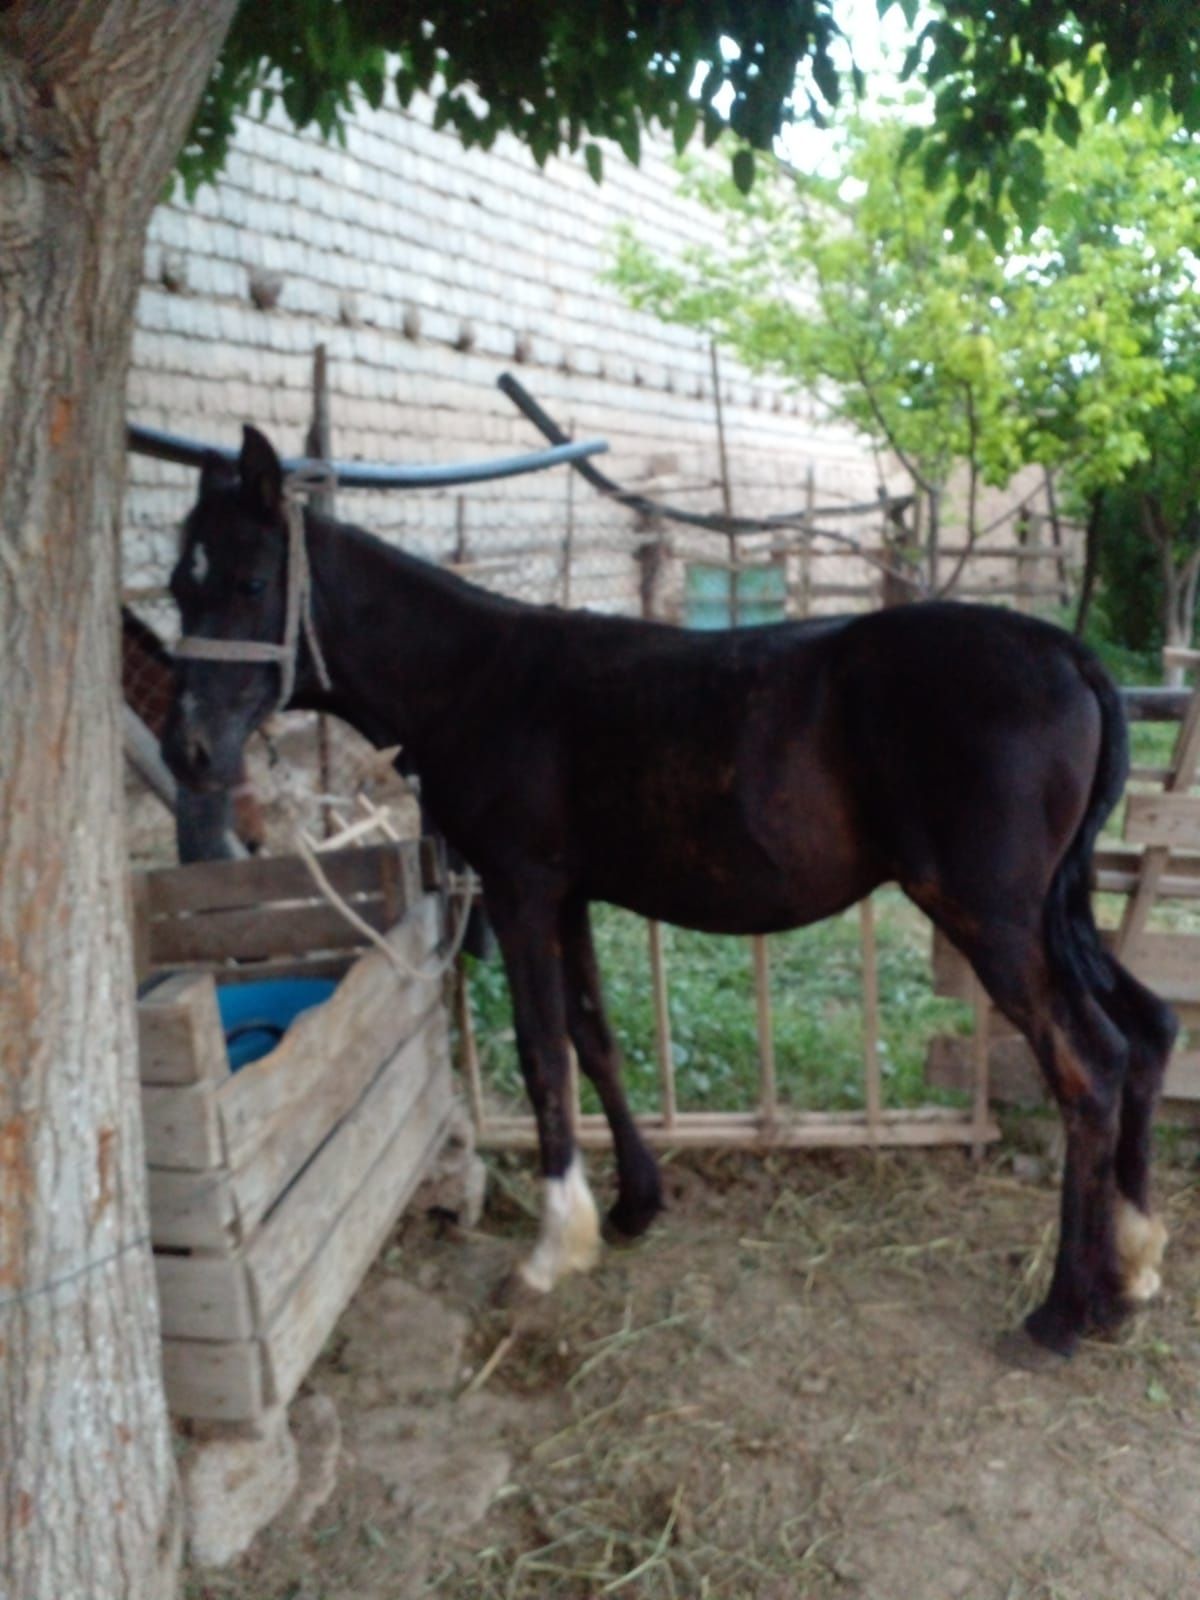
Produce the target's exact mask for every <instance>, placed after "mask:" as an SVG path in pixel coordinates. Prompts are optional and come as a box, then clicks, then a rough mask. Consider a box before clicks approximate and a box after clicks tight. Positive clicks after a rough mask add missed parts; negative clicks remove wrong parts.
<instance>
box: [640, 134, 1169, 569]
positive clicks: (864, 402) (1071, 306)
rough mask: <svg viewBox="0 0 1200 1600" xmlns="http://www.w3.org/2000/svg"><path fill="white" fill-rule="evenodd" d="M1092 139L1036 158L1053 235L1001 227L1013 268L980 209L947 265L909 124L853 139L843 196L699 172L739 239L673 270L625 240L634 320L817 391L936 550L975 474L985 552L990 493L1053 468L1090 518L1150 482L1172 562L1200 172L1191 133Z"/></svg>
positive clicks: (971, 505)
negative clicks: (1137, 482) (1175, 466)
mask: <svg viewBox="0 0 1200 1600" xmlns="http://www.w3.org/2000/svg"><path fill="white" fill-rule="evenodd" d="M1081 129H1082V132H1081V137H1080V139H1079V140H1078V141H1077V142H1076V144H1075V145H1074V146H1066V145H1063V144H1062V143H1061V142H1058V141H1054V140H1052V139H1050V138H1046V139H1044V140H1043V146H1044V148H1043V147H1041V146H1039V150H1040V156H1041V160H1042V163H1043V169H1044V171H1045V172H1046V174H1047V177H1048V180H1049V181H1048V189H1047V198H1046V205H1045V207H1044V210H1043V213H1042V216H1041V220H1040V221H1038V222H1036V223H1035V225H1034V226H1033V227H1032V228H1026V227H1024V226H1023V225H1022V223H1021V221H1020V219H1019V218H1017V216H1016V215H1015V213H1014V212H1013V210H1012V209H1011V208H1010V207H1005V208H1004V209H1003V211H1002V221H1003V224H1004V237H1003V239H1002V241H1001V242H1002V244H1003V246H1004V249H1003V250H1002V251H998V250H997V249H996V247H995V244H994V242H993V234H994V232H995V229H994V227H992V226H991V225H990V219H989V227H988V229H987V231H986V232H983V231H980V230H979V229H978V228H976V227H974V226H972V225H971V223H970V219H969V218H968V217H967V215H966V212H965V208H964V207H960V209H959V219H958V220H959V226H960V241H959V244H958V246H957V248H950V247H949V243H948V239H947V235H946V229H945V220H946V218H945V206H946V190H945V188H944V187H941V188H935V189H930V188H928V187H927V186H926V184H925V182H924V181H923V178H922V176H921V175H920V174H918V173H917V172H916V171H915V169H914V168H913V166H912V165H911V164H904V163H901V164H900V165H899V167H898V166H897V157H898V155H899V152H900V151H901V150H902V149H903V147H904V145H905V142H906V140H907V137H908V135H907V130H906V129H905V127H904V125H903V123H902V122H901V121H899V120H888V121H884V122H881V123H871V122H868V121H865V120H863V119H857V120H854V121H852V122H850V123H849V124H848V125H847V127H846V129H845V136H844V141H843V145H842V165H841V168H840V170H839V171H838V172H837V174H836V175H835V176H834V177H832V178H829V177H820V178H814V177H812V176H809V175H806V174H801V173H795V172H790V171H786V170H782V169H781V170H779V171H777V172H776V173H775V174H774V175H773V178H771V179H768V180H766V181H763V182H762V183H760V184H759V185H757V186H756V187H755V189H754V191H753V192H752V193H751V194H749V195H747V196H742V195H739V194H737V193H736V192H735V191H734V190H733V189H732V187H731V186H730V184H729V183H728V182H727V181H726V180H723V179H722V178H720V176H719V175H717V174H714V173H712V172H711V171H709V172H707V173H704V172H701V173H697V172H696V171H695V169H693V171H692V174H691V176H690V178H689V180H688V181H689V182H690V183H691V185H692V186H693V187H694V188H695V189H696V190H697V191H698V192H699V193H700V194H701V195H702V196H703V197H704V198H705V199H706V200H707V201H708V202H709V203H710V204H711V205H713V206H714V208H715V209H716V210H717V211H718V213H719V214H720V215H721V216H722V217H723V218H724V220H725V231H726V244H725V247H724V249H722V250H720V251H718V250H716V249H708V250H702V251H692V252H691V253H690V254H689V255H688V256H686V257H685V258H684V259H683V261H682V262H680V263H664V262H661V261H656V260H654V259H653V258H652V257H651V256H649V255H648V253H647V252H646V251H645V250H644V249H643V248H641V247H640V246H639V245H638V243H637V241H636V239H635V238H634V237H633V236H632V235H631V234H629V233H626V234H625V236H624V237H623V239H622V241H621V244H620V246H619V250H618V258H617V266H616V270H615V276H616V278H617V281H618V282H620V283H622V284H623V285H624V286H625V288H626V290H627V292H628V293H629V295H630V297H631V298H632V299H633V300H634V302H635V303H636V304H641V305H645V306H649V307H651V308H652V309H654V310H656V311H658V312H659V313H660V314H661V315H663V316H665V317H668V318H671V319H674V320H677V321H681V322H685V323H688V324H690V325H692V326H697V327H703V328H705V329H707V330H709V331H710V332H712V333H713V334H714V335H715V336H716V337H718V338H720V339H721V340H723V341H724V342H725V343H726V344H728V345H729V346H730V347H731V348H733V349H734V350H735V351H736V352H737V354H738V355H739V356H740V357H741V358H742V359H743V360H744V361H746V362H747V363H748V364H749V365H751V366H752V367H756V368H760V369H762V368H765V369H769V370H773V371H775V372H779V373H782V374H783V375H785V376H787V377H790V378H792V379H793V380H794V381H795V382H796V383H797V385H799V386H802V387H804V388H806V389H814V388H815V389H816V390H817V392H818V393H820V394H822V395H823V397H824V399H825V402H826V405H827V407H828V409H829V411H830V412H831V413H832V414H833V415H835V416H837V417H838V418H840V419H841V420H843V421H846V422H849V423H851V424H852V425H854V426H855V427H857V428H859V429H861V430H862V431H863V432H864V433H865V434H867V435H868V436H869V437H870V438H872V439H873V440H874V441H875V442H876V444H877V445H878V446H879V447H880V448H883V449H887V450H890V451H891V452H893V453H894V454H895V456H896V457H897V458H898V459H899V460H900V462H901V463H902V464H903V466H904V467H905V468H906V469H907V470H908V472H909V473H910V474H911V476H912V478H913V480H914V483H915V485H916V486H917V487H918V489H919V490H921V491H922V492H923V494H924V496H925V498H926V501H927V504H928V507H929V528H930V534H931V538H933V539H936V533H937V526H938V522H939V519H940V509H939V508H940V506H941V503H942V499H943V496H944V494H945V490H946V486H947V484H948V482H949V479H950V476H951V473H952V471H953V470H954V469H955V468H956V467H957V466H960V465H963V464H965V467H966V485H967V487H966V494H965V504H964V505H963V506H962V508H961V509H962V513H963V517H964V521H965V523H966V527H967V532H968V542H969V543H970V542H971V541H973V540H974V538H975V537H976V536H977V533H978V528H977V526H976V503H977V488H978V485H979V483H980V482H987V483H993V484H1003V483H1005V482H1007V481H1008V480H1009V479H1010V478H1011V477H1012V476H1013V474H1014V473H1015V471H1016V470H1017V469H1018V468H1019V467H1021V466H1025V465H1030V464H1037V465H1040V466H1042V467H1043V468H1045V469H1046V470H1048V471H1051V472H1057V473H1058V474H1060V476H1061V478H1062V481H1063V484H1064V487H1065V489H1066V491H1067V493H1068V494H1069V495H1071V496H1072V497H1073V498H1074V499H1075V500H1076V501H1077V502H1079V503H1082V504H1085V505H1087V504H1090V503H1091V502H1092V501H1093V499H1094V497H1095V496H1096V495H1097V494H1098V493H1100V492H1101V491H1102V490H1104V489H1106V488H1109V487H1112V486H1114V485H1116V484H1119V483H1122V482H1124V481H1125V480H1126V478H1127V476H1128V475H1129V474H1130V473H1131V472H1132V471H1133V470H1134V468H1139V469H1142V470H1145V471H1152V472H1153V474H1154V475H1155V482H1156V483H1158V484H1159V485H1160V486H1161V487H1162V490H1163V494H1162V517H1161V518H1160V520H1159V523H1158V529H1159V533H1158V536H1159V537H1160V538H1161V539H1165V540H1166V543H1167V545H1168V546H1169V545H1170V544H1171V541H1172V539H1173V538H1174V537H1175V533H1174V530H1175V529H1177V528H1180V527H1182V525H1183V523H1182V520H1181V519H1182V516H1183V513H1182V509H1181V508H1182V505H1183V504H1184V503H1185V502H1186V500H1187V495H1188V493H1189V492H1190V491H1189V490H1188V488H1187V486H1185V485H1183V484H1182V483H1176V482H1173V483H1172V484H1171V485H1170V486H1169V492H1168V486H1167V484H1166V482H1165V479H1164V476H1163V475H1164V473H1166V472H1167V470H1168V465H1169V463H1170V462H1172V461H1175V462H1181V461H1182V460H1184V459H1185V458H1186V451H1182V452H1181V451H1180V450H1179V449H1175V450H1174V451H1171V450H1168V448H1167V444H1166V440H1165V439H1162V442H1161V443H1158V442H1156V441H1158V440H1159V439H1160V438H1162V435H1163V430H1164V428H1165V427H1166V426H1167V422H1166V420H1165V419H1168V418H1170V419H1174V418H1179V417H1184V416H1187V417H1189V419H1190V412H1189V413H1184V412H1181V411H1180V409H1179V408H1180V407H1181V406H1183V405H1184V404H1185V402H1188V400H1189V397H1190V396H1191V395H1192V393H1193V391H1194V389H1195V383H1196V376H1197V374H1196V361H1197V358H1196V357H1195V355H1194V354H1193V352H1194V351H1195V350H1196V348H1197V335H1200V303H1198V301H1197V296H1196V291H1195V285H1194V273H1193V268H1194V265H1195V262H1194V258H1193V257H1192V256H1191V254H1190V241H1192V240H1194V239H1195V238H1196V228H1197V225H1198V224H1200V184H1197V182H1196V178H1197V177H1198V176H1200V174H1198V173H1197V171H1196V163H1197V152H1196V149H1195V146H1194V143H1193V141H1192V140H1191V138H1190V137H1189V136H1187V135H1186V134H1184V133H1183V131H1182V130H1181V129H1180V128H1179V127H1178V125H1177V124H1174V123H1172V122H1170V121H1168V122H1167V123H1164V124H1162V125H1158V124H1156V123H1155V122H1154V121H1153V119H1151V118H1148V117H1145V116H1131V117H1129V118H1127V119H1126V120H1125V121H1123V122H1120V123H1116V122H1109V121H1106V120H1104V119H1100V120H1096V117H1095V115H1094V113H1092V112H1091V111H1090V110H1089V111H1087V112H1085V113H1084V116H1083V117H1082V119H1081ZM1176 426H1178V424H1176ZM1184 426H1186V424H1184ZM1172 570H1174V569H1173V567H1172V563H1171V561H1170V560H1168V561H1166V563H1165V566H1164V571H1166V572H1170V571H1172ZM1188 572H1190V568H1189V569H1188ZM1181 581H1182V582H1183V584H1184V587H1185V588H1186V583H1187V576H1186V574H1185V575H1184V578H1183V579H1182V580H1181Z"/></svg>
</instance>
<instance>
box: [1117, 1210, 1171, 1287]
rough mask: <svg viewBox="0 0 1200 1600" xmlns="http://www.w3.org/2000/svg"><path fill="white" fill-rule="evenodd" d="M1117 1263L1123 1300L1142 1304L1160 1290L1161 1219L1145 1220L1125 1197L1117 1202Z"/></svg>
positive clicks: (1164, 1237) (1163, 1238) (1163, 1246)
mask: <svg viewBox="0 0 1200 1600" xmlns="http://www.w3.org/2000/svg"><path fill="white" fill-rule="evenodd" d="M1116 1221H1117V1261H1118V1262H1119V1263H1120V1268H1121V1287H1122V1288H1123V1289H1124V1291H1125V1294H1126V1296H1127V1297H1128V1298H1129V1299H1130V1300H1132V1301H1134V1302H1136V1303H1137V1304H1139V1305H1140V1304H1142V1303H1143V1302H1144V1301H1146V1300H1152V1299H1153V1298H1154V1296H1155V1295H1156V1294H1157V1293H1158V1291H1159V1290H1160V1289H1161V1288H1162V1275H1161V1273H1160V1272H1159V1270H1158V1269H1159V1267H1160V1266H1161V1265H1162V1258H1163V1251H1164V1250H1165V1249H1166V1247H1167V1230H1166V1228H1165V1227H1164V1225H1163V1220H1162V1218H1161V1217H1153V1216H1147V1215H1146V1213H1145V1212H1144V1211H1139V1210H1138V1208H1137V1206H1135V1205H1134V1204H1133V1202H1132V1201H1130V1200H1126V1199H1125V1197H1124V1195H1121V1196H1120V1197H1118V1200H1117V1218H1116Z"/></svg>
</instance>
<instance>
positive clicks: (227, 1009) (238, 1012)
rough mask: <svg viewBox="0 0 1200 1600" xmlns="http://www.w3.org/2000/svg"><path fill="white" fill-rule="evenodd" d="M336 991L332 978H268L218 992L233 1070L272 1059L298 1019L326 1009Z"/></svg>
mask: <svg viewBox="0 0 1200 1600" xmlns="http://www.w3.org/2000/svg"><path fill="white" fill-rule="evenodd" d="M336 988H337V984H336V983H334V981H333V980H332V978H268V979H265V980H264V981H263V982H261V983H231V984H228V985H227V986H226V987H225V988H218V989H217V1006H218V1008H219V1009H220V1013H221V1026H222V1027H223V1028H224V1030H225V1046H226V1049H227V1050H228V1051H229V1065H230V1067H231V1069H232V1070H233V1071H234V1072H236V1071H237V1070H238V1069H239V1067H245V1066H249V1064H250V1062H251V1061H258V1060H259V1059H260V1058H261V1057H262V1056H267V1055H270V1053H271V1051H272V1050H274V1048H275V1046H276V1045H277V1044H278V1043H279V1041H280V1039H282V1038H283V1036H284V1034H285V1033H286V1032H287V1030H288V1028H289V1027H290V1026H291V1025H292V1023H293V1022H295V1020H296V1018H297V1017H298V1016H300V1015H301V1014H302V1013H303V1012H305V1011H311V1010H312V1008H313V1007H314V1006H319V1005H323V1004H324V1003H325V1001H326V1000H328V999H329V997H330V995H331V994H332V993H333V991H334V990H335V989H336Z"/></svg>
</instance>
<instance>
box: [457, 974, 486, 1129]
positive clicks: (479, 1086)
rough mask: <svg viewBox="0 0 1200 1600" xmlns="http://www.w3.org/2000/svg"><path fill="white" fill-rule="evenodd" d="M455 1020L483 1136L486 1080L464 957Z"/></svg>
mask: <svg viewBox="0 0 1200 1600" xmlns="http://www.w3.org/2000/svg"><path fill="white" fill-rule="evenodd" d="M454 1016H455V1021H456V1022H457V1024H458V1040H459V1057H460V1061H461V1065H462V1072H463V1077H464V1078H465V1079H466V1083H467V1104H468V1105H469V1106H470V1108H471V1121H472V1122H473V1123H474V1125H475V1132H476V1133H477V1134H480V1133H482V1132H483V1125H484V1120H485V1113H484V1107H483V1080H482V1078H481V1076H480V1072H479V1048H478V1046H477V1045H476V1043H475V1024H474V1021H473V1019H472V1017H471V994H470V990H469V989H468V987H467V969H466V967H465V966H464V965H463V961H462V957H461V956H460V957H459V959H458V962H457V970H456V974H455V981H454Z"/></svg>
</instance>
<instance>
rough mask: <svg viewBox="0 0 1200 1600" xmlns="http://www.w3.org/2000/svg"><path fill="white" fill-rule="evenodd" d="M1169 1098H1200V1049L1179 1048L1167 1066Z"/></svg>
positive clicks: (1167, 1092) (1164, 1091)
mask: <svg viewBox="0 0 1200 1600" xmlns="http://www.w3.org/2000/svg"><path fill="white" fill-rule="evenodd" d="M1163 1094H1164V1095H1165V1097H1166V1098H1167V1099H1168V1100H1200V1050H1177V1051H1176V1052H1175V1054H1174V1055H1173V1056H1172V1057H1171V1064H1170V1066H1169V1067H1168V1068H1167V1081H1166V1083H1165V1085H1164V1086H1163Z"/></svg>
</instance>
